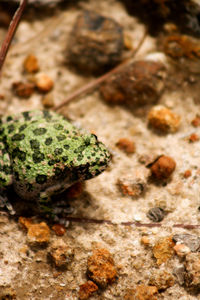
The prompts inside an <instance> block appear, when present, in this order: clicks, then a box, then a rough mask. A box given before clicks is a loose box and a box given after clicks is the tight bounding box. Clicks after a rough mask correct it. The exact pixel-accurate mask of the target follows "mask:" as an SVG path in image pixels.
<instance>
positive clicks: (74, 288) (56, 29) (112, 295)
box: [0, 0, 200, 300]
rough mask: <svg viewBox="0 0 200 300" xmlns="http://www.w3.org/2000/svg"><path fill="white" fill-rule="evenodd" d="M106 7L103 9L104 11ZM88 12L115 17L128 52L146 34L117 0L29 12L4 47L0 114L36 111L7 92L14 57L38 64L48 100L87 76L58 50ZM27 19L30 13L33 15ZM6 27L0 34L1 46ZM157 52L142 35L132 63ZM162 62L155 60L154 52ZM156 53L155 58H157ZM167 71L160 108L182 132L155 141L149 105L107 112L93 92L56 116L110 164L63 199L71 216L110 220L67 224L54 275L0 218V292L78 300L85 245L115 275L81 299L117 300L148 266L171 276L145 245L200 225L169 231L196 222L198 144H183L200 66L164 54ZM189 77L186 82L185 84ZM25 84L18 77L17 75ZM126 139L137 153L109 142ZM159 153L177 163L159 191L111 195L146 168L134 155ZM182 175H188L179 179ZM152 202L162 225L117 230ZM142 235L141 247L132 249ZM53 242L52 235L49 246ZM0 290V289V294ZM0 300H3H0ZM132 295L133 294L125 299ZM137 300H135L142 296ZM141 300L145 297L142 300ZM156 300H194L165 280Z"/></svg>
mask: <svg viewBox="0 0 200 300" xmlns="http://www.w3.org/2000/svg"><path fill="white" fill-rule="evenodd" d="M111 6H112V10H111V9H110V7H111ZM85 8H87V9H88V8H89V9H91V10H95V11H96V12H99V13H102V14H103V15H105V16H109V17H111V18H113V19H115V20H116V21H117V22H119V23H120V24H123V27H124V30H125V32H126V34H127V35H128V36H129V39H130V41H131V45H132V48H135V47H136V46H137V45H138V43H139V41H140V39H141V38H142V37H143V34H144V32H145V25H144V24H142V23H140V22H139V20H138V19H137V18H136V17H133V16H131V15H129V14H128V13H127V11H126V9H125V7H124V5H123V3H122V2H120V1H116V0H115V1H114V0H109V1H95V0H88V1H83V2H81V1H80V2H79V3H78V4H74V5H71V6H69V7H68V6H67V5H66V6H65V7H64V8H62V9H59V8H58V9H54V12H53V13H52V11H48V10H47V11H45V13H44V11H42V10H41V11H40V10H38V11H37V12H36V11H35V10H33V9H28V10H27V12H26V15H25V18H24V19H23V20H22V21H21V23H20V25H19V28H18V30H17V33H16V36H15V39H14V42H13V45H12V47H11V49H10V52H9V55H8V57H7V60H6V63H5V65H4V68H3V74H2V79H1V84H0V93H1V94H3V95H4V96H5V99H3V100H0V111H1V113H2V114H8V113H13V112H16V111H24V110H30V109H35V108H42V107H43V106H42V102H41V99H42V96H41V94H39V93H34V94H33V95H32V96H31V97H30V98H29V99H25V100H23V99H21V98H19V97H18V96H16V95H14V94H13V91H12V88H11V86H12V83H13V82H17V81H20V80H23V79H24V78H25V76H27V75H25V74H24V72H23V61H24V59H25V58H26V57H27V55H28V54H29V53H34V55H36V56H37V58H38V60H39V65H40V70H41V71H42V72H44V73H47V74H48V75H49V76H50V77H51V78H52V79H53V81H54V83H55V86H54V89H53V91H52V92H51V94H52V97H53V99H54V101H55V104H56V105H57V104H59V103H61V102H62V101H63V100H64V99H65V98H66V96H67V95H69V93H70V92H71V91H74V90H75V89H77V88H78V87H80V86H82V85H83V84H84V83H87V82H89V81H90V80H92V76H91V77H85V76H83V75H82V74H81V73H77V72H74V70H72V69H71V68H69V66H68V64H67V57H66V47H67V43H69V33H70V31H71V28H72V26H73V23H74V21H75V19H76V17H77V15H78V14H79V13H80V11H81V10H82V9H85ZM34 14H35V15H34ZM5 32H6V30H5V28H0V40H2V39H3V36H4V34H5ZM158 51H160V49H159V47H158V46H157V39H156V37H151V36H150V35H147V37H146V39H145V42H144V43H143V45H142V47H141V49H140V51H139V53H138V54H137V56H136V58H137V59H140V58H144V57H145V56H146V55H148V54H149V53H155V52H158ZM163 56H164V54H163ZM163 56H162V57H163ZM164 62H165V65H166V67H167V69H168V70H169V74H170V75H169V77H168V79H167V80H168V81H167V84H166V89H165V91H164V93H163V95H162V96H161V97H160V99H159V104H163V105H166V106H167V107H168V108H170V109H171V110H172V111H173V112H175V113H177V114H179V115H180V116H181V126H180V128H179V130H178V131H177V132H176V133H174V134H166V135H158V134H157V133H155V132H153V131H152V130H151V129H150V128H149V127H148V125H147V113H148V110H149V107H142V108H140V109H138V110H137V109H135V110H134V111H131V110H130V109H126V108H125V107H122V106H108V105H107V104H106V103H105V102H104V101H103V100H102V98H101V96H100V94H99V92H98V90H95V91H94V92H92V93H90V94H88V95H86V96H82V97H80V98H79V99H77V100H76V101H73V102H72V103H70V104H69V105H67V106H65V107H64V108H62V110H61V113H62V114H64V115H67V116H69V117H70V118H71V119H72V120H73V121H74V122H75V123H76V124H78V125H79V126H81V127H83V128H85V129H86V130H88V131H94V132H95V133H96V135H97V136H98V137H99V139H100V140H101V141H103V142H104V143H105V144H106V145H107V146H108V147H109V149H110V150H111V152H112V153H113V160H112V163H111V164H110V166H109V168H108V169H107V170H106V171H105V172H104V173H103V174H101V175H100V176H98V177H96V178H94V179H92V180H90V181H87V182H86V187H85V193H84V196H80V197H79V198H78V199H75V200H74V201H71V202H70V204H71V206H72V207H73V208H74V213H73V216H78V217H85V218H93V219H104V220H111V221H112V222H113V223H114V224H113V225H110V224H93V223H91V224H84V223H75V222H72V223H70V225H69V227H68V228H67V231H66V233H65V235H64V236H62V239H63V240H64V241H65V242H66V244H67V245H70V246H71V247H72V248H73V249H74V253H75V256H74V259H73V261H72V263H71V264H69V266H68V268H67V270H65V271H62V272H60V273H59V274H58V275H57V276H56V275H55V274H56V272H57V270H56V269H55V268H54V267H53V266H51V265H50V264H49V262H48V260H47V252H48V247H47V248H42V249H39V250H33V249H31V248H30V247H29V246H28V250H27V253H28V254H24V252H23V251H22V249H24V247H27V246H26V232H24V231H23V230H22V229H21V228H20V227H19V225H18V223H17V222H16V220H13V219H12V218H9V217H8V216H7V214H2V215H0V236H1V238H0V289H2V291H3V290H4V289H5V287H11V288H12V289H13V290H14V292H15V293H16V297H17V299H32V300H33V299H57V300H62V299H63V300H64V299H70V300H72V299H78V291H79V286H80V284H83V283H84V282H86V281H87V277H86V274H85V273H86V268H87V258H88V257H89V256H90V255H91V253H92V249H93V248H94V247H97V246H99V247H102V248H106V249H108V250H109V251H110V253H112V255H113V259H114V261H115V265H116V267H117V268H118V278H117V280H116V281H115V282H114V283H113V284H112V285H108V287H107V288H106V289H105V290H99V292H98V293H97V294H95V295H94V296H91V297H90V299H91V300H92V299H123V298H124V295H125V293H126V291H127V289H131V288H135V287H136V286H137V285H138V284H140V283H144V284H148V283H149V278H150V277H151V276H152V274H154V272H156V271H157V270H161V271H162V270H166V271H168V272H169V273H170V274H171V275H172V274H173V270H174V268H175V267H177V266H180V265H183V263H184V261H183V260H181V259H180V258H179V257H178V256H177V255H173V257H172V258H171V259H169V260H168V261H167V262H166V263H163V264H162V265H160V266H159V265H158V264H157V263H156V260H155V258H154V257H153V253H152V247H153V245H154V244H155V243H156V241H157V240H159V238H160V237H166V236H172V235H174V234H176V233H189V234H195V235H199V229H183V228H175V227H173V224H180V223H182V224H198V223H199V218H200V213H199V211H198V206H199V196H200V195H199V184H200V177H199V174H200V173H199V171H200V169H199V165H200V156H199V147H200V141H196V142H194V143H189V142H188V140H187V137H188V136H190V134H191V133H196V134H197V135H199V134H200V132H199V131H200V129H199V128H194V127H192V126H191V120H193V119H194V118H195V116H196V113H197V112H198V110H199V90H200V88H199V84H198V82H199V76H200V74H199V69H198V66H199V64H200V63H199V61H198V60H196V61H195V62H194V61H192V62H191V64H190V61H189V62H187V61H186V63H182V64H181V65H180V66H177V65H174V64H173V62H172V60H170V59H169V58H167V57H166V56H164ZM191 76H192V78H193V79H194V80H191ZM26 78H27V77H26ZM122 137H126V138H129V139H131V140H133V141H134V142H135V145H136V152H135V153H134V154H131V155H127V154H126V153H124V152H123V151H121V150H119V149H118V148H117V147H116V142H117V141H118V140H119V139H120V138H122ZM160 154H165V155H169V156H171V157H172V158H173V159H174V160H175V161H176V170H175V172H174V173H173V177H172V178H171V180H170V181H169V182H168V184H167V185H166V186H162V185H156V184H154V183H151V182H147V190H146V193H145V194H143V195H141V196H139V197H137V198H132V197H130V196H124V195H122V194H121V192H120V191H119V188H118V186H117V184H116V183H117V181H118V180H119V179H122V178H127V177H129V176H132V177H133V178H135V176H136V175H138V174H139V176H145V174H147V173H148V172H149V170H148V169H147V168H146V167H145V165H144V164H141V163H140V157H141V155H148V156H152V157H156V156H157V155H160ZM188 169H190V170H191V173H192V175H191V176H190V177H189V178H187V179H186V178H184V177H183V173H184V172H185V171H186V170H188ZM141 174H142V175H141ZM155 206H160V207H162V208H164V209H165V210H166V211H167V215H166V216H165V218H164V220H163V221H162V227H159V228H157V227H153V228H148V227H144V226H143V227H137V226H135V225H132V226H124V225H121V224H120V223H121V222H128V221H130V222H134V221H138V222H141V223H149V222H151V221H150V220H149V219H148V218H147V216H146V214H147V212H148V210H149V209H150V208H152V207H155ZM144 235H145V236H147V237H148V238H149V240H150V245H151V246H149V247H145V246H144V245H143V244H142V243H141V238H142V237H143V236H144ZM56 239H58V237H57V236H56V235H55V233H54V232H53V231H52V232H51V240H50V243H51V242H52V241H53V240H56ZM0 294H1V293H0ZM2 299H3V298H2ZM133 299H134V298H133ZM142 299H143V298H142ZM149 299H150V298H149ZM157 299H165V300H168V299H182V300H184V299H188V300H193V299H200V296H199V295H198V294H197V295H192V293H188V291H187V290H186V289H185V287H184V286H181V285H180V284H179V283H178V282H177V280H176V279H175V281H174V284H173V285H172V286H171V287H168V288H167V289H165V290H162V291H161V292H159V294H158V295H157Z"/></svg>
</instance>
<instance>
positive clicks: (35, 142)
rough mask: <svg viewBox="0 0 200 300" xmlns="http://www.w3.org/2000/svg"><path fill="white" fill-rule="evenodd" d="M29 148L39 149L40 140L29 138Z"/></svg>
mask: <svg viewBox="0 0 200 300" xmlns="http://www.w3.org/2000/svg"><path fill="white" fill-rule="evenodd" d="M30 145H31V149H32V150H35V149H39V148H40V142H39V141H38V140H30Z"/></svg>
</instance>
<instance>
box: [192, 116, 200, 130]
mask: <svg viewBox="0 0 200 300" xmlns="http://www.w3.org/2000/svg"><path fill="white" fill-rule="evenodd" d="M191 124H192V126H194V127H199V126H200V115H198V114H197V115H196V117H195V118H194V119H193V120H192V121H191Z"/></svg>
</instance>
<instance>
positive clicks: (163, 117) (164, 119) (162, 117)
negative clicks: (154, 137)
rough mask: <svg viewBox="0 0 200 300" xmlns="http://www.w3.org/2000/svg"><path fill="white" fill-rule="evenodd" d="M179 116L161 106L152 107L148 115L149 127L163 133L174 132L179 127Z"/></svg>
mask: <svg viewBox="0 0 200 300" xmlns="http://www.w3.org/2000/svg"><path fill="white" fill-rule="evenodd" d="M180 119H181V118H180V116H178V115H177V114H175V113H173V112H172V111H171V110H170V109H168V108H167V107H164V106H162V105H157V106H154V107H153V108H152V109H151V110H150V111H149V114H148V122H149V125H150V126H151V127H152V128H153V129H156V130H159V131H161V132H163V133H173V132H176V131H177V130H178V128H179V125H180Z"/></svg>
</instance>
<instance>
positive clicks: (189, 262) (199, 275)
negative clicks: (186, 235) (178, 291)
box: [185, 253, 200, 292]
mask: <svg viewBox="0 0 200 300" xmlns="http://www.w3.org/2000/svg"><path fill="white" fill-rule="evenodd" d="M185 271H186V273H185V285H186V286H187V287H188V288H190V289H191V290H192V291H193V292H199V291H200V253H189V254H187V255H186V258H185Z"/></svg>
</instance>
